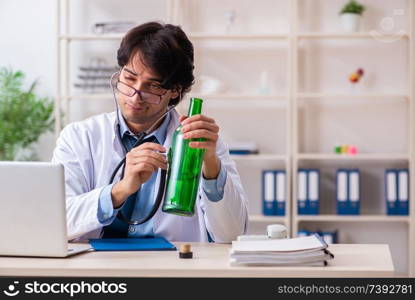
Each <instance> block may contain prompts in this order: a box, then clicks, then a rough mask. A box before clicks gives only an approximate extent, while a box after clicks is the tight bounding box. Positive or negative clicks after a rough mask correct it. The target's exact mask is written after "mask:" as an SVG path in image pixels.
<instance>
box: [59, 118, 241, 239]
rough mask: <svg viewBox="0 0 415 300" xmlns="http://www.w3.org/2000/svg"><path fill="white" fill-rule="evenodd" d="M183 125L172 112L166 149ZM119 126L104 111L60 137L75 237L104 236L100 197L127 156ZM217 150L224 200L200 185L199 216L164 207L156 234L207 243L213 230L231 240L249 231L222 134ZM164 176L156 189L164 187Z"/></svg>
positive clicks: (69, 217) (70, 235) (156, 219)
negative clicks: (171, 211) (216, 199)
mask: <svg viewBox="0 0 415 300" xmlns="http://www.w3.org/2000/svg"><path fill="white" fill-rule="evenodd" d="M178 125H179V115H178V113H177V112H176V111H174V110H173V111H172V112H171V118H170V123H169V124H168V128H167V136H166V140H165V143H164V145H163V146H164V147H166V148H167V149H168V147H169V146H170V144H171V138H172V135H173V132H174V130H175V129H176V128H177V126H178ZM116 128H117V118H116V114H115V112H113V113H106V114H101V115H97V116H94V117H92V118H89V119H87V120H84V121H81V122H75V123H71V124H69V125H68V126H66V127H65V128H64V129H63V130H62V132H61V134H60V136H59V138H58V140H57V146H56V148H55V150H54V153H53V158H52V161H53V162H58V163H61V164H63V165H64V168H65V185H66V209H67V212H66V215H67V230H68V239H69V240H71V241H80V240H86V239H89V238H99V237H100V236H101V232H102V227H103V226H102V224H101V223H100V222H99V221H98V216H97V210H98V201H99V196H100V193H101V191H102V189H103V188H104V187H105V186H106V185H108V181H109V179H110V176H111V173H112V172H113V170H114V168H115V167H116V165H117V164H118V163H119V161H120V160H121V159H122V158H123V156H124V154H123V148H122V145H121V143H120V141H119V138H118V136H117V134H116ZM216 152H217V155H218V157H219V159H220V161H221V165H222V168H226V171H227V178H226V184H225V187H224V196H223V199H222V200H220V201H219V202H212V201H210V200H209V199H208V198H207V196H206V194H205V193H204V191H203V188H202V187H201V185H200V186H199V195H198V197H197V201H196V209H195V214H194V216H192V217H182V216H177V215H173V214H166V213H164V212H162V211H161V206H160V208H159V210H158V211H157V212H156V214H155V215H154V217H153V222H154V223H153V224H154V225H153V226H154V233H155V235H159V236H163V237H165V238H166V239H168V240H170V241H188V242H207V241H208V236H207V231H209V234H210V236H211V237H212V239H213V240H214V241H215V242H217V243H230V242H231V241H232V240H235V239H236V237H237V236H238V235H240V234H243V233H245V231H246V226H247V219H248V214H247V204H248V200H247V197H246V194H245V191H244V189H243V187H242V185H241V181H240V178H239V175H238V172H237V170H236V167H235V163H234V162H233V161H232V160H231V158H230V156H229V152H228V149H227V147H226V146H225V144H224V142H223V141H222V140H221V139H220V138H219V140H218V143H217V148H216ZM159 175H160V172H159ZM159 175H158V176H157V180H156V184H155V189H158V186H159V184H158V182H159V177H160V176H159ZM156 194H157V191H155V193H154V195H156ZM206 230H207V231H206Z"/></svg>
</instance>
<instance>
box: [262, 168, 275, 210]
mask: <svg viewBox="0 0 415 300" xmlns="http://www.w3.org/2000/svg"><path fill="white" fill-rule="evenodd" d="M274 178H275V175H274V171H272V170H264V171H262V212H263V214H264V215H265V216H272V215H274V212H275V211H276V209H275V206H276V205H275V202H276V201H275V200H276V199H275V179H274Z"/></svg>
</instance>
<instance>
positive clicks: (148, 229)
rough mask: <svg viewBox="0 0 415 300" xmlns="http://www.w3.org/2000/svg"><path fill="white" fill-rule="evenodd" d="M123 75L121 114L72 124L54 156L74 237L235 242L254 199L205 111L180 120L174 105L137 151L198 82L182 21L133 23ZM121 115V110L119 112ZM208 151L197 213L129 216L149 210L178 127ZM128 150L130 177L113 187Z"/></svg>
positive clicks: (121, 56) (121, 52)
mask: <svg viewBox="0 0 415 300" xmlns="http://www.w3.org/2000/svg"><path fill="white" fill-rule="evenodd" d="M117 60H118V65H119V67H120V72H119V75H118V76H117V77H116V79H115V80H116V82H115V84H114V91H115V93H116V96H117V98H118V106H119V110H117V111H116V112H112V113H105V114H101V115H97V116H94V117H92V118H89V119H87V120H84V121H81V122H75V123H72V124H69V125H68V126H66V127H65V128H64V129H63V130H62V132H61V134H60V137H59V138H58V140H57V146H56V148H55V150H54V153H53V158H52V161H53V162H58V163H61V164H63V165H64V168H65V184H66V207H67V224H68V225H67V227H68V237H69V240H73V241H78V240H85V239H89V238H100V237H101V238H106V237H150V236H162V237H164V238H166V239H168V240H171V241H195V242H208V241H213V242H217V243H229V242H231V241H232V240H235V239H236V237H237V236H238V235H240V234H243V233H244V232H245V231H246V226H247V201H248V200H247V197H246V194H245V191H244V189H243V187H242V185H241V181H240V178H239V175H238V172H237V170H236V167H235V163H234V162H233V161H232V160H231V158H230V157H229V151H228V149H227V147H226V146H225V144H224V143H223V141H222V140H221V138H220V137H219V135H218V134H219V126H218V125H217V124H216V123H215V120H214V119H212V118H209V117H207V116H205V115H203V114H202V115H196V116H193V117H190V118H186V117H185V116H179V114H178V113H177V112H176V111H175V110H174V109H173V110H171V111H170V112H169V113H168V114H167V115H166V116H165V117H164V118H162V119H161V120H160V121H159V122H158V124H157V125H156V126H155V127H154V128H155V129H154V130H153V131H152V132H149V133H148V135H147V136H146V138H145V140H144V141H143V143H142V144H140V145H139V146H137V147H135V148H132V146H133V145H134V144H135V142H136V140H137V138H136V136H135V135H137V134H139V133H140V132H143V131H146V130H147V129H149V128H150V127H151V126H152V125H153V123H154V122H156V121H157V119H159V118H160V117H161V116H162V115H163V114H164V113H165V112H166V111H167V109H168V106H169V105H174V104H177V103H178V102H179V101H180V100H182V98H183V95H184V94H185V93H186V92H188V91H190V88H191V86H192V84H193V81H194V77H193V69H194V65H193V46H192V43H191V42H190V41H189V40H188V38H187V36H186V35H185V33H184V32H183V31H182V30H181V28H180V27H178V26H174V25H170V24H167V25H164V24H160V23H156V22H150V23H145V24H142V25H140V26H137V27H135V28H133V29H131V30H130V31H129V32H128V33H127V34H126V35H125V37H124V38H123V40H122V42H121V45H120V48H119V49H118V53H117ZM117 114H118V115H117ZM180 123H182V124H183V132H184V133H185V138H187V139H191V138H204V139H206V141H204V142H191V143H190V146H191V147H194V148H203V149H205V155H204V159H203V167H202V176H201V183H200V186H199V191H198V197H197V200H196V207H195V214H194V216H192V217H185V216H178V215H173V214H167V213H164V212H162V211H161V208H159V210H158V211H157V212H156V214H155V215H154V217H153V218H152V219H150V220H149V221H147V222H145V223H143V224H141V225H130V224H129V223H128V222H125V221H124V220H123V219H121V218H118V217H117V213H118V211H119V210H122V212H123V214H124V215H125V216H128V217H129V218H130V219H131V220H137V219H142V218H143V217H145V216H146V215H148V213H149V211H151V209H152V206H153V203H154V200H155V198H156V195H157V191H158V187H159V184H158V183H159V175H158V174H159V173H160V172H158V170H159V168H161V169H166V168H167V162H166V157H165V155H163V153H166V151H167V150H168V148H169V146H170V144H171V139H172V135H173V132H174V130H175V129H176V128H177V126H178V125H179V124H180ZM125 155H126V165H125V175H124V177H123V179H121V180H118V181H117V180H115V181H114V183H112V184H109V180H110V177H111V174H112V172H113V170H114V169H115V168H116V166H117V164H118V163H119V162H120V161H121V160H122V159H123V158H124V156H125Z"/></svg>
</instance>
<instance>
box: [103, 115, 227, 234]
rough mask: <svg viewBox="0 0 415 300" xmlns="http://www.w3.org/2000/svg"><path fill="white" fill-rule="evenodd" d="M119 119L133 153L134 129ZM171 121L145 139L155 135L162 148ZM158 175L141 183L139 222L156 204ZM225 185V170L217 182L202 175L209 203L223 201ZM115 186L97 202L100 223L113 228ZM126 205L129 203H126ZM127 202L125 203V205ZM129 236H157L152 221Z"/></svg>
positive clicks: (133, 228) (137, 208) (131, 228)
mask: <svg viewBox="0 0 415 300" xmlns="http://www.w3.org/2000/svg"><path fill="white" fill-rule="evenodd" d="M119 116H120V117H119V120H120V135H121V137H122V142H123V144H124V146H125V147H126V148H127V150H128V151H129V150H131V148H132V147H133V145H134V144H135V142H136V140H137V139H136V137H134V136H133V135H131V130H130V129H129V128H128V126H127V124H126V123H125V120H124V118H123V117H122V115H121V113H120V114H119ZM169 122H170V114H167V116H166V117H165V118H164V120H163V122H162V124H161V125H160V126H159V128H158V129H157V130H155V131H154V132H152V133H151V134H149V135H148V136H146V137H145V138H146V139H147V138H149V137H151V136H154V137H155V138H156V139H157V141H158V142H159V143H160V144H161V145H163V144H164V141H165V140H166V135H167V127H168V124H169ZM156 178H157V173H156V172H155V173H153V175H152V176H151V178H150V179H149V180H148V181H147V182H145V183H144V184H142V186H141V188H140V190H139V191H138V193H137V199H136V201H135V207H134V208H133V211H132V215H131V218H132V219H133V220H139V219H142V218H143V217H145V216H146V215H147V214H148V213H149V212H150V211H151V209H152V207H153V204H154V201H155V196H156V195H155V194H154V185H155V183H156ZM225 184H226V169H225V168H222V166H221V168H220V171H219V175H218V178H217V179H209V180H207V179H204V178H203V176H202V188H203V190H204V192H205V193H206V196H207V198H208V199H209V200H210V201H213V202H217V201H220V200H222V198H223V193H224V187H225ZM112 187H113V184H110V185H107V186H106V187H105V188H104V189H103V190H102V191H101V194H100V197H99V202H98V213H97V217H98V220H99V222H100V223H101V224H102V225H104V226H107V225H110V224H111V223H112V222H113V221H114V219H115V217H116V215H117V213H118V210H119V209H122V207H120V208H117V209H114V207H113V205H112V198H111V190H112ZM126 202H127V201H126ZM124 203H125V202H124ZM111 226H112V225H111ZM128 236H129V237H144V236H154V231H153V220H151V219H150V220H148V221H147V222H146V223H143V224H140V225H130V226H129V229H128Z"/></svg>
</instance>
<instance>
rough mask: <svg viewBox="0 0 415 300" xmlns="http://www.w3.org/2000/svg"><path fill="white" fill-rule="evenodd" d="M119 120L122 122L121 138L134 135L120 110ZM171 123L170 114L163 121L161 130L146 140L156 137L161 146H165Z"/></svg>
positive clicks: (157, 130) (155, 131) (147, 136)
mask: <svg viewBox="0 0 415 300" xmlns="http://www.w3.org/2000/svg"><path fill="white" fill-rule="evenodd" d="M118 118H119V120H120V136H121V137H123V138H124V135H125V134H128V135H133V134H132V133H131V132H132V130H130V128H129V127H128V125H127V123H126V122H125V119H124V117H123V115H122V113H121V111H120V110H118ZM169 122H170V112H169V113H168V114H167V115H166V116H165V118H164V119H163V122H162V123H161V125H160V126H159V128H157V129H156V130H154V131H153V132H151V133H150V134H148V135H146V136H145V138H149V137H151V136H155V137H156V139H157V141H158V142H159V143H160V144H163V143H164V141H165V140H166V134H167V126H168V124H169Z"/></svg>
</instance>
